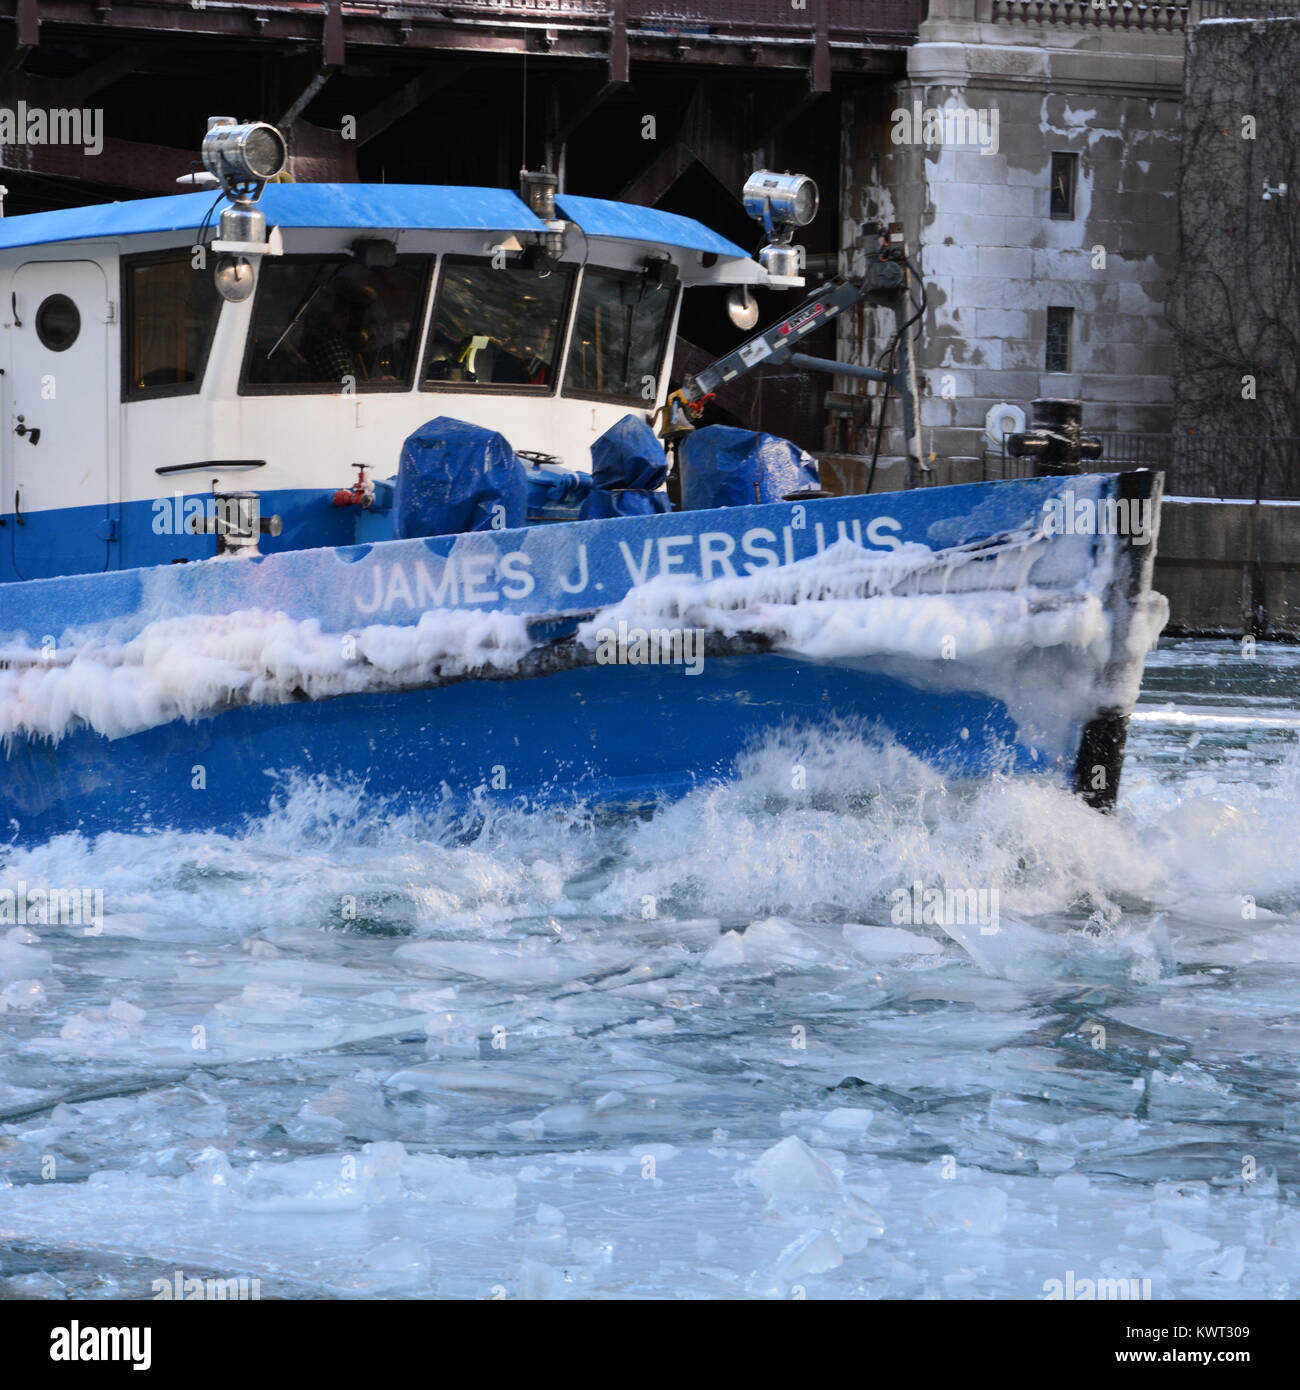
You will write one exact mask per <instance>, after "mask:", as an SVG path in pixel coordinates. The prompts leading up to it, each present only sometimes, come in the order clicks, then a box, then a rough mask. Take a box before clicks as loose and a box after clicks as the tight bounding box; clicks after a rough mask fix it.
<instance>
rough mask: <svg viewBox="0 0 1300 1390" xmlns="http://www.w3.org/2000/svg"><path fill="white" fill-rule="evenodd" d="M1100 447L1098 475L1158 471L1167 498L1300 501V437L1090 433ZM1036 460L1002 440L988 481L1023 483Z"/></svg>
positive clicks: (988, 457) (992, 454) (991, 456)
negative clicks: (1011, 450) (1018, 480)
mask: <svg viewBox="0 0 1300 1390" xmlns="http://www.w3.org/2000/svg"><path fill="white" fill-rule="evenodd" d="M1090 433H1092V434H1095V435H1096V436H1097V437H1098V438H1099V439H1100V440H1101V442H1102V453H1101V459H1100V460H1099V461H1098V462H1097V463H1096V464H1093V465H1085V466H1086V467H1089V468H1095V469H1096V470H1097V471H1099V472H1112V471H1115V470H1123V469H1129V468H1158V469H1162V470H1163V471H1164V474H1165V492H1166V493H1167V494H1168V495H1170V496H1176V497H1223V498H1243V499H1245V500H1246V501H1250V502H1260V501H1297V500H1300V436H1298V435H1256V436H1254V437H1253V438H1242V437H1241V436H1238V435H1227V436H1217V435H1187V434H1181V435H1174V434H1139V433H1131V432H1122V431H1113V430H1112V431H1107V430H1092V431H1090ZM1032 472H1033V460H1032V459H1024V458H1014V457H1012V455H1011V454H1009V453H1008V452H1007V443H1006V438H1005V436H1004V438H1003V440H1002V449H1001V451H1000V452H998V451H995V450H989V451H987V452H986V453H985V455H984V474H985V477H987V478H995V477H996V478H1024V477H1028V476H1029V475H1030V474H1031V473H1032Z"/></svg>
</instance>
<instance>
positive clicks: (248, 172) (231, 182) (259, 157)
mask: <svg viewBox="0 0 1300 1390" xmlns="http://www.w3.org/2000/svg"><path fill="white" fill-rule="evenodd" d="M288 153H289V151H288V147H287V146H286V145H285V142H284V136H283V135H281V134H280V132H279V131H278V130H276V128H275V127H274V126H273V125H267V124H266V122H265V121H249V122H247V123H245V124H242V125H241V124H240V123H239V122H238V121H236V120H235V118H234V117H233V116H212V117H210V118H209V119H208V133H207V134H206V135H205V136H204V137H203V167H204V168H205V169H206V170H207V171H208V173H210V174H212V175H213V176H214V177H215V178H217V179H218V180H220V182H221V186H222V188H223V189H225V191H226V193H227V194H228V195H229V196H230V197H231V198H235V199H238V200H239V201H241V202H256V201H257V199H258V198H259V197H260V196H261V193H262V189H263V187H264V186H265V185H266V184H267V183H269V182H270V180H271V179H273V178H275V176H276V175H277V174H278V173H279V172H280V171H281V170H282V169H283V168H284V165H285V160H286V159H287V157H288Z"/></svg>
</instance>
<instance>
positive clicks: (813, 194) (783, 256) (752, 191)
mask: <svg viewBox="0 0 1300 1390" xmlns="http://www.w3.org/2000/svg"><path fill="white" fill-rule="evenodd" d="M741 196H742V198H743V200H744V203H745V211H746V212H747V213H748V214H749V215H750V216H751V217H752V218H754V220H755V221H757V222H761V223H762V224H763V230H764V231H765V232H766V233H767V235H768V236H769V237H770V238H771V240H770V241H769V242H768V244H767V245H766V246H764V247H763V249H762V250H761V251H760V252H759V253H758V261H759V264H760V265H761V266H762V267H763V269H764V270H766V271H767V272H768V274H770V275H780V276H797V275H798V274H799V269H800V266H799V253H798V252H797V251H796V249H795V248H794V246H792V245H791V241H792V239H793V237H794V233H795V229H796V228H797V227H806V226H807V225H808V224H809V222H811V221H812V220H813V218H814V217H816V216H817V205H818V202H819V201H820V200H819V198H818V193H817V185H816V183H814V182H813V180H812V179H810V178H809V177H808V175H807V174H788V173H787V174H777V173H774V172H773V171H772V170H771V169H759V170H758V171H757V172H755V173H753V174H751V175H750V176H749V179H748V181H747V182H746V184H745V187H744V190H743V192H742V194H741Z"/></svg>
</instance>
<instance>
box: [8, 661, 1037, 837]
mask: <svg viewBox="0 0 1300 1390" xmlns="http://www.w3.org/2000/svg"><path fill="white" fill-rule="evenodd" d="M836 725H839V726H843V727H846V728H850V729H861V730H862V731H863V732H864V733H868V734H870V733H872V732H873V731H876V730H881V731H887V732H888V734H889V735H890V736H892V737H893V739H894V741H896V742H898V743H899V744H901V745H902V746H903V747H904V748H906V749H907V750H908V751H909V752H911V753H914V754H915V755H916V756H918V757H919V758H922V759H924V760H925V761H927V762H930V763H932V764H934V765H936V766H941V767H943V768H944V769H945V770H946V771H947V772H948V773H949V774H951V775H954V776H976V775H979V774H981V773H987V772H988V771H989V769H990V768H991V767H995V766H996V767H1000V768H1003V769H1005V770H1006V771H1008V772H1012V771H1026V770H1030V769H1035V768H1036V764H1035V760H1034V758H1033V757H1032V755H1031V754H1030V752H1029V751H1028V750H1026V749H1025V748H1023V747H1020V746H1017V744H1016V742H1015V736H1016V726H1015V723H1014V721H1013V720H1012V719H1011V718H1010V716H1009V715H1008V713H1007V711H1006V709H1005V707H1004V706H1002V705H1001V704H1000V703H999V702H996V701H991V700H988V699H986V698H981V697H980V696H977V695H952V694H938V693H935V692H924V691H918V690H915V689H912V688H910V687H909V686H907V685H905V684H903V683H901V682H900V681H897V680H893V679H891V678H889V677H887V676H882V675H879V674H874V673H872V672H870V671H858V670H851V669H846V668H843V667H838V666H830V665H809V664H808V663H805V662H800V661H796V660H792V659H790V658H788V657H783V656H779V655H773V654H770V653H755V654H745V655H736V656H723V657H713V658H710V659H709V660H708V661H707V662H706V663H705V666H704V670H703V671H702V672H701V674H700V675H699V676H698V677H691V676H687V675H685V674H684V672H683V671H682V669H681V668H680V667H672V666H661V667H653V668H644V667H640V668H639V667H633V666H599V667H585V668H580V669H575V670H569V671H563V672H558V673H556V674H554V675H546V676H538V677H534V678H532V679H525V680H475V681H463V682H459V683H456V684H452V685H448V686H444V687H442V688H440V689H433V690H412V691H396V692H392V691H390V692H385V693H381V694H373V695H356V696H349V697H346V698H341V699H332V700H320V701H311V702H303V703H299V704H293V705H271V706H266V705H259V706H251V707H245V708H243V709H237V710H231V711H229V712H228V713H225V714H222V715H220V716H217V717H215V718H207V719H200V720H198V721H197V722H196V723H193V724H183V723H171V724H166V725H163V726H162V727H160V728H156V729H149V730H146V731H144V732H143V733H139V734H134V735H131V736H129V737H126V738H121V739H114V740H111V741H110V740H107V739H104V738H101V737H100V736H99V735H97V734H94V733H91V732H89V731H86V730H79V731H77V732H76V733H74V734H71V735H69V736H68V737H67V738H66V739H64V740H63V741H62V742H61V743H60V744H58V745H57V746H55V745H53V744H50V743H48V742H45V743H43V742H36V741H25V742H24V743H22V744H21V745H18V746H17V747H16V748H15V750H14V752H13V753H12V754H11V756H10V759H9V763H8V768H7V773H8V785H7V788H6V793H5V803H6V808H7V809H8V810H9V812H10V813H11V814H13V813H14V812H16V813H17V816H18V818H19V820H20V822H21V826H22V830H23V832H24V838H29V837H35V838H37V839H43V838H46V837H48V836H50V835H54V834H58V833H60V832H62V831H67V830H88V831H96V830H103V829H105V828H113V829H116V830H141V829H146V828H149V827H164V826H165V827H169V828H174V829H179V830H206V829H212V828H222V829H236V828H238V827H239V826H240V825H241V824H243V823H245V822H246V821H247V820H250V819H255V818H257V817H259V816H261V815H264V814H265V813H266V812H267V811H268V810H270V808H271V806H272V804H273V802H274V801H275V800H277V799H278V800H279V801H281V802H283V800H284V799H285V792H286V791H287V790H288V789H289V787H290V786H291V784H292V783H293V782H294V781H295V780H298V779H302V778H309V777H316V776H319V777H323V778H325V779H326V780H327V781H328V782H330V783H336V784H340V785H344V786H349V785H350V786H356V787H364V790H365V793H366V795H367V796H368V797H372V798H374V799H375V800H376V802H382V803H383V804H384V806H385V808H386V809H392V810H394V811H406V810H416V811H430V810H434V809H436V808H437V807H438V806H439V805H440V804H441V803H443V802H444V799H445V798H447V797H448V796H449V795H450V796H451V797H452V798H453V799H454V801H455V802H460V803H464V802H467V801H468V800H469V799H471V798H472V797H475V796H481V797H486V798H488V799H490V800H494V801H516V800H524V801H527V802H528V803H530V804H536V805H545V804H548V803H557V802H559V803H563V802H576V801H582V802H587V803H589V804H593V805H602V806H608V805H622V806H632V805H637V804H642V803H646V802H650V801H653V800H655V799H656V798H659V797H672V796H677V795H681V794H683V793H685V792H687V791H689V790H691V789H692V788H693V787H697V786H700V785H703V784H705V783H708V782H710V781H720V780H728V779H730V778H731V777H732V776H734V775H735V772H736V764H737V760H738V759H739V758H740V757H742V756H743V755H744V754H746V753H747V752H750V751H752V750H754V749H755V748H756V747H758V746H759V745H760V744H761V743H762V741H763V739H764V736H765V735H768V734H770V733H773V732H775V731H778V730H785V729H790V730H794V731H798V730H800V729H824V728H827V727H828V726H836ZM647 727H649V728H650V729H651V730H653V733H652V734H649V735H648V734H647ZM539 731H542V732H541V735H540V736H539ZM1036 770H1039V771H1049V770H1050V769H1048V768H1047V767H1046V766H1045V765H1043V766H1040V767H1037V768H1036ZM1055 771H1056V772H1057V773H1058V774H1059V775H1062V776H1063V775H1064V772H1065V769H1063V768H1061V767H1057V768H1056V769H1055ZM791 785H792V786H793V785H794V780H793V777H792V779H791ZM813 790H815V788H814V789H813Z"/></svg>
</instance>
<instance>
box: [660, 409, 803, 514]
mask: <svg viewBox="0 0 1300 1390" xmlns="http://www.w3.org/2000/svg"><path fill="white" fill-rule="evenodd" d="M681 471H682V510H683V511H686V512H695V511H703V510H704V509H706V508H708V507H752V506H753V505H754V504H755V503H756V502H779V501H780V500H781V499H782V498H783V497H786V496H788V495H789V494H790V493H792V492H802V491H804V490H805V489H807V488H819V487H820V486H821V483H820V481H819V480H818V476H817V462H816V460H815V459H813V458H812V457H811V455H809V454H806V453H804V451H803V450H802V449H801V448H799V446H798V445H797V444H791V443H790V441H789V440H788V439H781V438H778V436H776V435H774V434H759V433H755V432H754V431H753V430H738V429H733V428H732V427H731V426H730V425H707V426H706V427H705V428H704V429H699V430H696V431H695V433H694V434H688V435H687V436H686V438H685V439H684V440H683V441H682V444H681Z"/></svg>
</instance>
